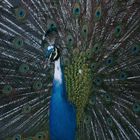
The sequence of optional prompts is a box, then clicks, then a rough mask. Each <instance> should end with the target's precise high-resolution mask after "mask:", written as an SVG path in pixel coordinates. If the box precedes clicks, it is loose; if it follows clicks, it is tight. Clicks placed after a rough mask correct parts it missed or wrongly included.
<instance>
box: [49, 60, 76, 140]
mask: <svg viewBox="0 0 140 140" xmlns="http://www.w3.org/2000/svg"><path fill="white" fill-rule="evenodd" d="M58 118H59V119H58ZM75 134H76V111H75V109H74V106H72V104H70V103H69V102H68V100H67V95H66V86H65V82H64V73H63V70H62V68H61V64H60V58H59V59H58V60H56V61H55V68H54V80H53V91H52V96H51V100H50V138H51V139H52V140H61V139H65V140H75Z"/></svg>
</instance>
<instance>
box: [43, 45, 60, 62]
mask: <svg viewBox="0 0 140 140" xmlns="http://www.w3.org/2000/svg"><path fill="white" fill-rule="evenodd" d="M45 53H46V58H47V59H48V60H49V61H50V62H54V61H56V60H58V59H59V58H60V50H59V48H58V47H56V46H55V45H49V46H48V47H47V48H46V51H45Z"/></svg>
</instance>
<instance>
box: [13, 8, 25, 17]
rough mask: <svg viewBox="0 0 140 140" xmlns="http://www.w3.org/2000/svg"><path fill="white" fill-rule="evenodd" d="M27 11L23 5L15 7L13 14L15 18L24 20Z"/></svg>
mask: <svg viewBox="0 0 140 140" xmlns="http://www.w3.org/2000/svg"><path fill="white" fill-rule="evenodd" d="M26 15H27V11H26V10H25V9H24V8H23V7H19V8H17V9H15V16H16V19H17V20H25V18H26Z"/></svg>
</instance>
